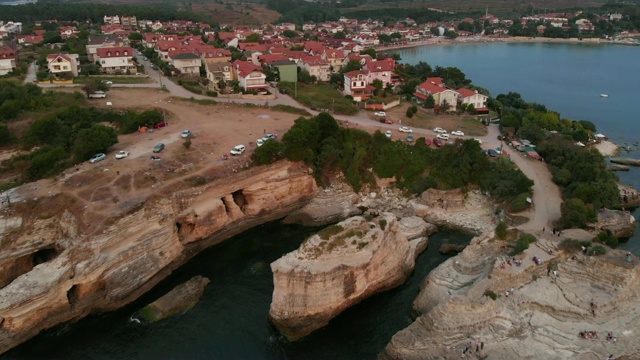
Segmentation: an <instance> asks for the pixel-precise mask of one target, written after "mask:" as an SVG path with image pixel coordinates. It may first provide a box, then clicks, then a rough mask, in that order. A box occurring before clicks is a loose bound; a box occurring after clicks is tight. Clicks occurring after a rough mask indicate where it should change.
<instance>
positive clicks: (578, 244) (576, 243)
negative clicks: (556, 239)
mask: <svg viewBox="0 0 640 360" xmlns="http://www.w3.org/2000/svg"><path fill="white" fill-rule="evenodd" d="M589 246H591V241H580V240H576V239H565V240H563V241H562V242H561V243H560V245H558V248H560V249H561V250H564V251H567V252H575V251H579V250H582V247H585V248H588V247H589Z"/></svg>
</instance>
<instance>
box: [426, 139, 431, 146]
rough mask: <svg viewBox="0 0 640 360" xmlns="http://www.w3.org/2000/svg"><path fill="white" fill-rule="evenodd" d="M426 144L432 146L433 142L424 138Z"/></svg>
mask: <svg viewBox="0 0 640 360" xmlns="http://www.w3.org/2000/svg"><path fill="white" fill-rule="evenodd" d="M424 144H425V145H427V146H431V140H429V139H427V138H424Z"/></svg>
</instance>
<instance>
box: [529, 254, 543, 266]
mask: <svg viewBox="0 0 640 360" xmlns="http://www.w3.org/2000/svg"><path fill="white" fill-rule="evenodd" d="M531 260H532V261H533V262H534V263H535V264H536V265H540V264H542V259H540V258H539V257H537V256H535V255H534V256H533V257H532V258H531Z"/></svg>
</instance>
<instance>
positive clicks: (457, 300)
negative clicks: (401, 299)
mask: <svg viewBox="0 0 640 360" xmlns="http://www.w3.org/2000/svg"><path fill="white" fill-rule="evenodd" d="M545 236H546V235H545V234H542V235H541V237H539V238H538V242H536V243H534V244H532V245H531V246H530V247H529V249H527V250H526V251H525V252H524V253H523V254H520V255H517V256H516V257H515V258H516V260H519V261H521V265H516V264H517V263H516V262H513V257H508V256H506V253H507V252H508V250H509V247H505V244H504V241H502V240H498V239H496V238H494V236H493V234H492V233H491V232H487V233H484V234H482V235H480V236H478V237H476V238H474V239H473V240H472V242H471V244H470V245H469V246H468V247H467V248H466V249H465V250H464V251H463V252H461V253H460V254H458V255H457V256H455V257H453V258H451V259H448V260H447V261H445V262H444V263H442V264H441V265H440V266H438V267H437V268H436V269H434V270H433V271H432V272H431V273H430V274H429V275H428V277H427V279H425V282H424V283H423V284H422V287H421V291H420V294H419V296H418V297H417V298H416V300H415V302H414V310H415V311H416V315H417V318H416V320H415V321H414V322H413V323H412V324H411V325H409V326H408V327H407V328H405V329H404V330H402V331H400V332H398V333H396V334H395V335H394V336H393V338H392V340H391V341H390V343H389V344H388V345H387V346H386V348H385V350H384V351H383V353H381V354H380V356H379V358H380V359H397V358H400V359H407V360H411V359H448V358H459V357H461V356H462V355H463V354H462V352H463V350H464V348H465V347H466V346H467V344H468V343H469V342H470V341H471V343H472V346H471V350H472V351H471V353H467V354H466V355H467V356H469V357H471V358H472V359H475V358H493V359H576V360H577V359H603V358H605V357H607V356H608V355H609V354H615V355H616V357H624V356H626V357H627V358H630V359H631V358H633V359H635V358H640V350H638V347H637V336H636V334H637V333H638V331H640V308H639V307H638V306H637V298H638V296H640V266H639V264H640V262H639V261H638V259H637V258H635V257H629V258H627V256H626V252H623V251H618V250H609V252H608V253H607V254H606V255H604V256H597V257H590V256H587V255H584V254H582V252H581V251H580V250H579V249H577V250H576V251H577V252H572V251H565V250H561V249H560V248H559V243H558V242H557V239H555V238H553V237H552V236H550V237H549V238H545ZM549 250H551V251H549ZM533 256H537V257H539V258H540V259H541V260H542V264H541V265H536V264H534V263H533V261H532V260H531V259H532V257H533ZM627 259H629V260H631V261H628V260H627ZM507 260H508V261H509V262H507ZM509 264H511V265H509ZM553 271H555V273H554V272H553ZM547 274H548V275H547ZM491 296H493V297H495V300H493V299H492V298H491ZM582 331H594V332H596V333H597V335H598V337H597V338H596V339H584V338H581V337H580V332H582ZM608 332H611V334H612V336H613V337H615V338H616V340H615V341H614V340H613V339H611V340H610V341H607V339H606V338H607V334H608ZM476 339H477V340H476ZM476 341H479V342H482V343H483V344H484V349H483V350H481V351H478V352H476V351H475V344H476Z"/></svg>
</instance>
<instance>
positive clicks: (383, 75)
mask: <svg viewBox="0 0 640 360" xmlns="http://www.w3.org/2000/svg"><path fill="white" fill-rule="evenodd" d="M395 67H396V62H395V60H393V59H392V58H386V59H384V60H377V61H372V60H371V59H369V60H367V61H366V63H365V65H364V67H363V68H362V69H363V70H367V71H368V72H369V84H372V83H373V81H374V80H380V81H382V86H383V87H384V86H387V84H389V83H393V82H394V80H395V81H396V82H397V81H398V80H399V79H398V77H397V76H395V75H396V74H395V72H394V69H395Z"/></svg>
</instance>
